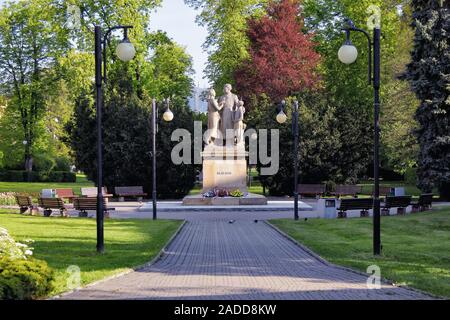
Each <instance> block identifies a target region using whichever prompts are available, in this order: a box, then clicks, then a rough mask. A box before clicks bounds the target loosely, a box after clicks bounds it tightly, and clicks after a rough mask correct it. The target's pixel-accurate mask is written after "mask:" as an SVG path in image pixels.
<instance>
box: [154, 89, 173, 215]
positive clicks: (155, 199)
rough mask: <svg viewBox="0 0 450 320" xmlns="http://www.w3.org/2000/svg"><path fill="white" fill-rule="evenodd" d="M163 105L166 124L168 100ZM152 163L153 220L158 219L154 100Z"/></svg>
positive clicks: (169, 114)
mask: <svg viewBox="0 0 450 320" xmlns="http://www.w3.org/2000/svg"><path fill="white" fill-rule="evenodd" d="M163 102H164V104H165V105H166V111H165V112H164V115H163V119H164V121H166V122H170V121H172V120H173V117H174V115H173V112H172V111H171V110H170V99H169V98H167V99H164V101H163ZM152 105H153V108H152V162H153V175H152V180H153V181H152V182H153V190H152V203H153V220H156V219H158V215H157V196H156V133H157V132H158V126H157V123H156V119H157V116H158V106H157V104H156V99H153V101H152Z"/></svg>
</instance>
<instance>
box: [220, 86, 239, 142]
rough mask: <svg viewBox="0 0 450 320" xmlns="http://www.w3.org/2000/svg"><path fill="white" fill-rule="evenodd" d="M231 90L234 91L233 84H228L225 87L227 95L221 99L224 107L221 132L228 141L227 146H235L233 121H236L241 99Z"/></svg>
mask: <svg viewBox="0 0 450 320" xmlns="http://www.w3.org/2000/svg"><path fill="white" fill-rule="evenodd" d="M231 90H233V88H232V86H231V84H226V85H225V87H224V92H225V94H224V95H223V96H222V97H220V99H219V105H222V106H223V109H222V116H221V132H222V136H223V137H224V139H225V141H226V146H232V145H234V134H233V133H234V121H233V120H234V112H235V111H236V109H237V107H238V105H239V99H238V97H237V95H235V94H233V93H232V92H231ZM230 132H231V133H230ZM227 133H228V134H227Z"/></svg>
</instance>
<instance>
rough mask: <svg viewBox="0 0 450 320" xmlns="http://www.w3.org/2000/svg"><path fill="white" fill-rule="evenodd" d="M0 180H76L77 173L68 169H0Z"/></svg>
mask: <svg viewBox="0 0 450 320" xmlns="http://www.w3.org/2000/svg"><path fill="white" fill-rule="evenodd" d="M0 181H4V182H76V181H77V175H76V174H75V173H73V172H70V171H51V172H50V173H46V172H42V171H41V172H36V171H32V172H30V173H29V172H27V171H19V170H7V171H0Z"/></svg>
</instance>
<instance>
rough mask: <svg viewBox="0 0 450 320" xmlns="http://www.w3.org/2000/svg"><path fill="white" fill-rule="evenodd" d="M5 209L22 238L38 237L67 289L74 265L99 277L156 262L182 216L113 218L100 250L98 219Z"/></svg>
mask: <svg viewBox="0 0 450 320" xmlns="http://www.w3.org/2000/svg"><path fill="white" fill-rule="evenodd" d="M6 212H8V211H7V210H4V209H3V210H2V209H0V213H1V214H0V226H2V227H4V228H6V229H8V230H9V232H10V233H11V235H12V236H13V237H14V238H15V239H16V240H17V241H20V240H24V239H33V240H35V242H34V243H33V245H32V246H33V247H34V248H35V250H34V256H35V258H37V259H42V260H45V261H47V263H48V264H49V266H50V267H52V268H53V269H55V271H56V281H55V290H54V292H53V293H52V294H58V293H61V292H64V291H67V279H68V277H69V276H70V274H69V273H67V272H66V270H67V268H68V267H69V266H72V265H75V266H78V267H79V268H80V269H81V282H82V285H86V284H88V283H91V282H93V281H97V280H100V279H103V278H105V277H108V276H111V275H114V274H117V273H120V272H123V271H126V270H129V269H130V268H133V267H136V266H140V265H142V264H145V263H147V262H149V261H151V260H152V259H153V258H154V257H155V256H156V255H157V254H158V253H159V251H160V250H161V249H162V248H163V247H164V245H165V244H166V243H167V242H168V241H169V239H170V237H171V236H172V235H173V234H174V233H175V232H176V230H177V229H178V227H179V226H180V224H181V222H179V221H164V220H159V221H152V220H107V221H105V253H104V254H100V255H99V254H97V253H96V224H95V220H94V219H78V218H69V219H64V218H42V217H31V216H21V215H17V214H16V215H14V214H8V213H6Z"/></svg>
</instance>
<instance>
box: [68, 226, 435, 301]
mask: <svg viewBox="0 0 450 320" xmlns="http://www.w3.org/2000/svg"><path fill="white" fill-rule="evenodd" d="M366 279H367V277H365V276H363V275H360V274H357V273H354V272H351V271H347V270H345V269H341V268H337V267H334V266H331V265H329V264H326V263H324V262H322V261H321V260H320V259H317V258H316V257H314V256H313V255H311V254H310V253H308V252H306V251H305V250H303V249H301V248H300V247H299V246H297V245H295V244H294V243H293V242H291V241H289V240H288V239H286V238H285V237H283V236H282V235H281V234H279V233H278V232H277V231H276V230H274V229H273V228H271V227H270V226H268V225H267V224H265V223H264V222H259V223H254V222H253V221H251V220H237V221H236V222H235V223H233V224H230V223H228V221H227V220H212V219H210V220H203V221H199V220H192V221H189V222H187V224H186V225H185V227H184V228H183V229H182V231H181V232H180V233H179V235H178V236H177V237H176V238H175V240H174V241H173V242H172V243H171V245H170V246H169V247H168V249H167V252H166V254H165V255H164V256H163V258H162V259H160V260H159V261H158V262H156V263H155V264H153V265H152V266H149V267H146V268H144V269H142V270H139V271H135V272H131V273H129V274H126V275H124V276H121V277H117V278H114V279H111V280H107V281H105V282H101V283H98V284H95V285H93V286H90V287H87V288H84V289H82V290H80V291H77V292H74V293H71V294H68V295H65V296H64V297H62V298H63V299H227V300H228V299H229V300H233V299H251V300H253V299H269V300H272V299H286V300H293V299H422V298H428V297H427V296H424V295H421V294H420V293H417V292H414V291H410V290H407V289H404V288H397V287H393V286H389V285H383V287H382V289H380V290H369V289H367V287H366Z"/></svg>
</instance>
